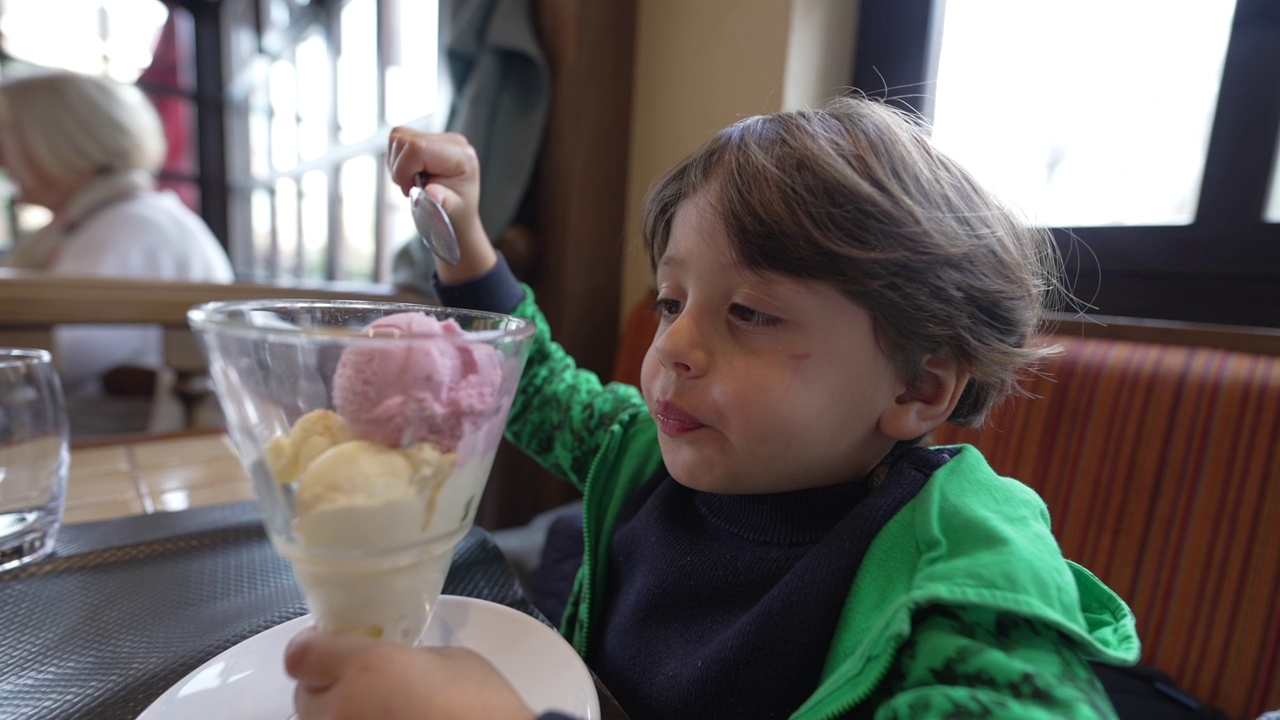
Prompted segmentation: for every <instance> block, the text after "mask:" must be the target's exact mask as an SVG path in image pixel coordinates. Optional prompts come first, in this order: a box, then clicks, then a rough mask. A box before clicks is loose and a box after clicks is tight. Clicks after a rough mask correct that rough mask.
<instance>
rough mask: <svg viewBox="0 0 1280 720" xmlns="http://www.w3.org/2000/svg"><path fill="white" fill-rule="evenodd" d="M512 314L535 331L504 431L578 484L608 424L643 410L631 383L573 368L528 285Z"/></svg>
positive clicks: (584, 478)
mask: <svg viewBox="0 0 1280 720" xmlns="http://www.w3.org/2000/svg"><path fill="white" fill-rule="evenodd" d="M512 314H513V315H515V316H517V317H522V318H525V319H528V320H532V321H534V323H535V325H536V327H537V332H536V333H535V335H534V340H533V347H532V348H531V349H530V351H529V359H528V361H527V363H526V364H525V371H524V375H523V376H522V377H521V379H520V388H519V390H517V392H516V397H515V400H514V402H513V403H512V405H511V416H510V419H509V420H508V421H507V432H506V437H507V439H508V440H510V441H511V442H512V443H513V444H515V445H516V446H517V447H519V448H520V449H521V450H522V451H524V452H525V453H526V454H528V455H529V456H530V457H532V458H534V459H535V460H537V461H538V462H539V463H540V464H541V465H542V466H543V467H545V468H547V469H548V470H550V471H551V472H552V473H555V474H556V475H557V476H559V477H562V478H564V479H566V480H568V481H569V482H571V483H573V484H574V485H575V486H576V487H577V488H578V489H579V490H582V489H583V486H584V484H585V482H586V479H587V476H588V474H589V472H590V469H591V464H592V462H593V461H594V460H595V458H596V456H597V454H599V452H600V450H601V448H602V447H603V446H604V444H605V442H606V439H607V433H608V430H609V428H610V427H612V426H614V425H615V424H617V423H621V422H625V421H626V420H628V419H629V418H630V417H631V416H634V415H635V414H636V413H643V412H645V411H646V408H645V404H644V399H643V398H642V397H641V396H640V391H639V390H638V389H636V388H635V387H633V386H631V385H623V384H621V383H610V384H608V385H605V384H603V383H601V382H600V378H599V377H598V376H597V375H596V374H595V373H594V372H591V371H590V370H583V369H581V368H579V367H578V366H577V364H576V363H575V362H574V360H573V358H572V357H570V356H569V354H568V353H566V352H565V350H564V348H563V347H561V346H560V344H559V343H557V342H555V341H554V340H552V339H551V330H550V329H549V328H548V326H547V320H546V318H545V317H544V316H543V315H542V311H541V310H539V309H538V306H537V304H536V303H535V302H534V298H533V291H532V290H531V289H529V288H528V287H525V299H524V300H523V301H522V302H521V303H520V305H518V306H517V307H516V309H515V310H514V311H513V312H512Z"/></svg>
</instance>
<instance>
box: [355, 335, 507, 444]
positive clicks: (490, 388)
mask: <svg viewBox="0 0 1280 720" xmlns="http://www.w3.org/2000/svg"><path fill="white" fill-rule="evenodd" d="M365 332H366V333H367V334H368V335H370V336H371V337H375V338H376V337H408V338H411V340H409V341H407V342H394V343H393V342H385V343H383V342H371V343H360V344H355V345H352V346H351V347H348V348H347V349H346V350H345V351H343V353H342V357H341V359H340V360H339V361H338V368H337V370H336V371H335V372H334V375H333V404H334V409H336V410H337V412H338V414H339V415H341V416H342V417H343V418H345V419H346V421H347V423H348V424H349V425H350V426H351V430H352V433H353V434H354V435H355V436H356V437H357V438H360V439H362V440H368V441H370V442H376V443H379V444H382V445H386V446H389V447H401V446H405V445H410V444H412V443H416V442H424V441H430V442H434V443H435V444H437V445H439V446H440V448H441V449H442V450H444V451H445V452H452V451H454V450H455V449H457V446H458V442H459V441H460V440H461V439H462V437H463V435H464V434H465V433H466V432H467V431H468V429H469V428H472V427H475V426H478V425H479V424H480V423H483V422H484V421H485V420H487V419H489V418H490V417H492V416H493V414H494V413H495V412H496V411H497V410H498V409H499V408H498V405H499V404H500V403H499V397H500V393H499V389H500V387H501V385H502V362H501V358H500V357H499V356H498V351H497V350H494V349H493V348H492V347H490V346H489V345H487V344H485V343H479V342H467V341H466V339H465V335H466V333H465V331H464V330H463V329H462V328H461V327H460V326H459V325H458V323H457V321H455V320H452V319H448V320H445V321H443V322H441V321H440V320H438V319H436V318H434V317H432V316H430V315H426V314H423V313H415V312H406V313H397V314H395V315H388V316H386V317H384V318H379V319H378V320H376V321H374V322H373V323H370V324H369V326H368V327H367V328H365Z"/></svg>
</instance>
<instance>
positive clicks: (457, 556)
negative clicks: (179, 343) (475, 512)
mask: <svg viewBox="0 0 1280 720" xmlns="http://www.w3.org/2000/svg"><path fill="white" fill-rule="evenodd" d="M444 592H445V593H446V594H450V595H465V596H468V597H474V598H480V599H483V600H489V601H491V602H496V603H499V604H502V605H506V606H508V607H511V608H515V609H517V610H520V611H522V612H525V613H527V614H529V615H531V616H533V617H535V618H538V619H539V620H541V621H542V622H546V618H545V617H543V616H542V614H541V613H539V612H538V610H537V609H536V608H534V606H533V605H532V604H531V603H530V602H529V601H528V600H527V599H526V598H525V596H524V594H523V592H522V591H521V588H520V585H519V583H518V582H517V581H516V578H515V575H514V574H513V573H512V571H511V569H510V566H509V565H508V564H507V562H506V559H505V558H504V557H503V555H502V553H501V551H499V550H498V548H497V546H496V545H495V544H494V543H493V541H492V539H491V538H490V536H489V534H488V533H487V532H486V531H484V530H483V529H480V528H473V529H472V530H471V532H470V533H469V534H468V535H467V536H466V537H465V538H464V539H463V540H462V542H460V543H459V544H458V548H457V550H456V551H455V553H454V562H453V565H452V567H451V568H450V571H449V575H448V578H447V579H446V580H445V585H444ZM0 607H3V608H4V609H5V620H4V622H3V623H0V648H2V649H3V650H2V652H0V717H4V718H14V719H18V718H33V719H34V718H40V719H41V720H45V719H48V718H94V720H112V719H114V718H127V719H128V720H132V719H133V718H136V717H137V716H138V715H139V714H140V713H141V712H142V711H143V710H145V709H146V708H147V706H149V705H150V704H151V703H152V701H154V700H155V699H156V698H157V697H159V696H160V695H161V694H162V693H164V691H165V690H167V689H168V688H169V687H170V686H172V685H173V684H174V683H176V682H178V681H179V680H181V679H182V678H183V677H185V676H186V675H187V674H188V673H189V672H191V671H192V670H194V669H195V668H197V667H199V666H200V665H201V664H203V663H204V662H205V661H207V660H209V659H210V658H212V657H214V656H215V655H217V654H218V653H220V652H222V651H223V650H226V649H227V648H230V647H232V646H234V645H236V644H237V643H240V642H241V641H243V640H246V639H248V638H250V637H252V636H254V635H256V634H258V633H260V632H262V631H264V630H267V629H268V628H271V627H274V626H276V625H278V624H280V623H282V622H285V621H287V620H291V619H293V618H295V617H298V616H300V615H303V614H305V613H306V612H307V607H306V604H305V603H304V602H303V600H302V596H301V594H300V593H299V592H298V589H297V586H296V585H295V583H294V580H293V573H292V571H291V569H290V568H289V565H288V563H287V562H285V561H284V559H282V558H281V557H280V556H279V555H278V554H276V552H275V550H274V548H272V546H271V543H270V541H269V540H268V539H267V537H266V533H265V531H264V529H263V526H262V522H261V515H259V513H258V509H257V506H256V504H254V503H236V504H232V505H222V506H217V507H210V508H200V509H197V510H188V511H183V512H174V513H163V514H156V515H141V516H137V517H129V518H121V519H119V520H108V521H105V522H97V523H85V524H79V525H69V526H65V527H63V529H62V531H61V534H60V535H59V537H58V543H57V547H56V549H55V553H54V555H53V556H51V557H50V558H48V559H46V560H44V561H42V562H40V563H36V564H34V565H30V566H27V567H23V568H18V569H16V570H12V571H9V572H5V573H0ZM597 690H598V691H599V694H600V705H601V709H602V713H603V716H604V717H605V718H618V717H625V715H623V714H622V712H621V710H620V709H619V708H618V707H617V704H616V703H615V702H614V701H613V699H612V697H611V696H610V695H609V694H608V692H607V690H605V689H604V688H603V687H602V686H600V684H599V682H598V681H597Z"/></svg>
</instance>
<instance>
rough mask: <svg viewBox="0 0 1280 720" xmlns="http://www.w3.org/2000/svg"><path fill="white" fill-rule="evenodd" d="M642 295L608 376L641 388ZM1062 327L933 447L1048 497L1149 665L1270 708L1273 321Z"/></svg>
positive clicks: (647, 334)
mask: <svg viewBox="0 0 1280 720" xmlns="http://www.w3.org/2000/svg"><path fill="white" fill-rule="evenodd" d="M652 302H653V297H652V296H649V297H647V298H645V299H644V300H642V301H641V302H639V303H637V304H636V305H635V306H634V308H633V309H632V311H631V314H630V315H629V316H628V319H627V323H626V325H625V328H624V332H623V334H622V337H621V340H620V343H619V349H618V356H617V360H616V363H615V372H614V379H615V380H618V381H620V382H628V383H632V384H637V385H638V384H639V382H640V363H641V361H642V360H643V358H644V353H645V351H646V349H647V348H648V346H649V342H650V340H651V339H652V337H653V333H654V329H655V328H656V326H657V317H656V316H655V315H654V314H653V313H651V312H649V307H650V305H651V304H652ZM1059 327H1060V333H1062V334H1059V335H1056V336H1053V337H1052V338H1051V339H1052V340H1053V341H1058V342H1059V343H1060V344H1061V345H1062V347H1063V350H1064V352H1063V354H1062V355H1061V356H1059V357H1057V358H1055V359H1054V360H1053V361H1052V362H1051V363H1050V364H1049V365H1048V366H1047V367H1045V368H1044V369H1043V373H1042V374H1041V375H1039V376H1036V377H1034V378H1033V379H1032V380H1030V381H1029V382H1028V383H1026V384H1025V387H1026V389H1027V391H1028V392H1029V394H1030V396H1029V397H1020V398H1015V399H1012V400H1010V401H1009V402H1007V403H1006V404H1004V405H1003V406H1001V407H1000V408H998V409H997V410H996V412H995V413H993V415H992V417H991V418H990V420H989V422H988V423H987V424H986V425H985V426H984V428H983V429H981V430H973V429H962V428H956V427H953V426H949V425H948V426H944V427H943V428H940V429H939V430H938V431H937V432H936V433H935V434H934V438H933V440H934V442H937V443H940V444H948V443H961V442H966V443H972V444H973V445H976V446H977V447H978V448H979V449H981V450H982V452H983V454H984V455H985V456H986V457H987V459H988V460H989V461H990V463H991V465H992V466H993V467H994V468H995V469H996V471H998V472H1000V473H1001V474H1003V475H1007V476H1010V477H1015V478H1018V479H1019V480H1021V481H1023V482H1025V483H1027V484H1028V485H1030V486H1031V487H1033V488H1035V489H1036V490H1037V491H1038V492H1039V493H1040V495H1041V496H1042V497H1043V498H1044V499H1045V502H1046V503H1047V504H1048V506H1049V510H1050V514H1051V516H1052V518H1053V522H1054V532H1055V535H1056V536H1057V537H1058V541H1059V543H1060V544H1061V545H1062V548H1063V552H1064V553H1065V554H1066V556H1067V557H1069V558H1071V559H1073V560H1076V561H1077V562H1079V563H1081V564H1082V565H1084V566H1085V567H1087V568H1089V569H1090V570H1092V571H1093V572H1095V573H1096V574H1097V575H1098V576H1099V577H1100V578H1101V579H1102V580H1103V581H1104V582H1106V583H1107V584H1108V585H1109V586H1110V587H1112V588H1113V589H1115V590H1116V591H1117V592H1118V593H1119V594H1120V595H1121V597H1123V598H1124V599H1125V601H1126V602H1128V603H1129V604H1130V606H1131V607H1132V608H1133V610H1134V613H1135V615H1136V616H1137V620H1138V629H1139V632H1140V636H1141V638H1142V641H1143V648H1144V650H1143V659H1144V661H1145V662H1147V663H1149V664H1151V665H1154V666H1156V667H1157V668H1159V669H1160V670H1163V671H1164V672H1166V673H1168V674H1169V675H1170V676H1172V677H1173V679H1174V680H1175V681H1176V682H1177V683H1178V684H1179V685H1180V686H1181V687H1184V688H1186V689H1187V690H1188V691H1190V692H1192V693H1195V694H1196V695H1197V696H1199V697H1201V698H1203V699H1204V700H1206V701H1208V702H1210V703H1212V704H1214V705H1216V706H1218V707H1220V708H1222V709H1223V710H1225V711H1227V712H1228V713H1229V714H1230V715H1231V716H1232V717H1239V718H1245V717H1248V718H1253V717H1256V716H1257V715H1258V714H1260V713H1261V712H1262V711H1263V710H1264V709H1267V708H1276V707H1280V331H1276V330H1268V329H1244V328H1225V327H1218V326H1205V325H1194V326H1193V325H1185V324H1179V323H1166V322H1160V321H1148V320H1134V319H1120V318H1105V319H1100V320H1099V319H1094V320H1088V321H1081V320H1076V319H1071V318H1060V319H1059ZM1082 335H1088V336H1089V337H1082ZM1226 348H1233V349H1226Z"/></svg>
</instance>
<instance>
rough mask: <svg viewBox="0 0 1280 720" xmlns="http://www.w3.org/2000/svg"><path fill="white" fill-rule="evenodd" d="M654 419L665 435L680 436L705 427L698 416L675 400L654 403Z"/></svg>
mask: <svg viewBox="0 0 1280 720" xmlns="http://www.w3.org/2000/svg"><path fill="white" fill-rule="evenodd" d="M652 412H653V419H654V421H655V422H657V424H658V429H659V430H661V431H662V433H663V434H664V435H670V436H672V437H678V436H680V435H685V434H687V433H691V432H693V431H694V430H697V429H698V428H701V427H704V425H703V423H702V422H701V421H700V420H698V418H696V417H694V416H693V415H691V414H690V413H689V412H688V411H687V410H685V409H684V408H682V407H680V406H679V405H676V404H675V403H673V402H669V401H666V400H659V401H657V402H655V403H654V404H653V410H652Z"/></svg>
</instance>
